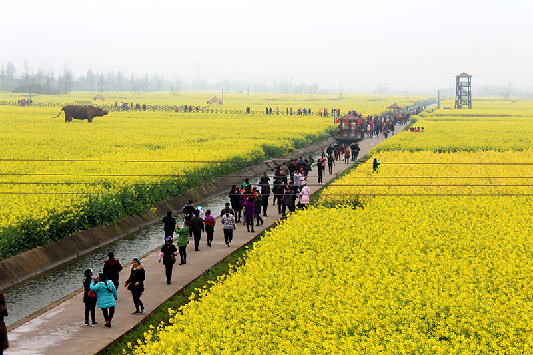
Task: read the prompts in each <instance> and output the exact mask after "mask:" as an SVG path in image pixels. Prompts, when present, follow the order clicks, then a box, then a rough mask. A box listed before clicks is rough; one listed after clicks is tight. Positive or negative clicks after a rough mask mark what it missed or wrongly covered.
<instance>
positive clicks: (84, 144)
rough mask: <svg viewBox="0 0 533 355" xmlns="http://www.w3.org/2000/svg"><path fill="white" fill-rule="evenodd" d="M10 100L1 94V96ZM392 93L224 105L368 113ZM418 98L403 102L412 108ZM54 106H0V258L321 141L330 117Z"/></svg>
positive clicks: (188, 98)
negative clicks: (98, 113)
mask: <svg viewBox="0 0 533 355" xmlns="http://www.w3.org/2000/svg"><path fill="white" fill-rule="evenodd" d="M114 95H115V96H113V95H110V96H109V97H108V98H107V100H106V101H111V102H113V103H114V102H115V101H118V102H119V103H120V102H121V101H124V102H137V101H138V102H146V103H147V104H149V105H169V104H170V103H171V102H172V100H173V101H175V102H176V101H177V102H178V103H180V102H182V103H184V104H190V105H200V104H202V102H204V100H205V97H206V96H207V97H208V98H210V96H208V95H199V94H195V95H183V96H180V97H178V98H176V97H171V98H169V97H168V95H165V94H161V93H158V94H146V95H142V96H137V95H135V96H134V97H127V96H125V94H124V93H117V94H114ZM17 97H19V98H20V96H17V95H15V94H2V95H0V99H1V100H0V101H2V100H3V101H16V98H17ZM89 97H92V95H89ZM84 99H85V100H86V99H87V94H86V93H73V94H71V95H59V96H55V97H54V96H37V97H33V101H34V103H35V104H37V103H38V102H42V103H45V104H53V103H54V102H58V101H59V102H62V103H69V102H75V101H83V100H84ZM399 99H402V98H401V97H373V96H362V97H359V96H356V97H352V98H347V99H345V100H341V101H339V100H334V99H333V97H331V96H327V95H325V96H320V95H313V97H309V96H308V95H294V96H277V95H276V96H266V95H265V96H261V95H250V97H247V96H246V95H242V94H241V95H237V94H235V95H233V96H232V95H227V96H226V100H225V101H226V102H227V104H225V105H224V108H226V107H227V109H228V110H230V111H238V108H243V107H244V108H245V107H246V106H254V105H256V106H257V105H259V103H262V105H263V104H264V103H265V102H267V103H269V104H270V103H274V102H275V103H276V105H279V106H281V105H284V107H293V108H294V109H296V108H298V107H311V108H312V110H313V111H315V110H316V111H317V110H318V108H319V107H325V106H328V107H329V108H330V109H331V108H336V107H339V108H341V109H342V110H344V112H347V110H348V109H352V108H355V107H359V106H363V107H366V108H367V109H368V111H367V112H368V114H378V113H380V112H382V111H384V107H385V106H386V105H387V104H388V103H390V101H392V100H396V101H399ZM415 99H416V98H407V99H405V101H404V102H405V104H412V103H414V100H415ZM141 100H142V101H141ZM333 104H335V105H336V106H331V105H333ZM289 105H290V106H289ZM304 105H305V106H304ZM265 106H266V105H265ZM261 107H262V106H261ZM58 111H59V109H58V107H55V106H51V107H17V106H13V105H0V116H1V117H2V119H0V139H1V141H2V146H1V148H0V153H1V154H0V156H1V157H2V160H0V166H1V174H0V189H1V190H0V206H1V213H0V259H2V258H6V257H9V256H12V255H16V254H17V253H20V252H21V251H23V250H27V249H31V248H34V247H36V246H39V245H44V244H46V243H48V242H50V241H53V240H57V239H58V238H62V237H64V236H67V235H70V234H72V233H74V232H76V231H78V230H81V229H86V228H89V227H92V226H95V225H99V224H103V223H109V222H112V221H113V220H115V219H117V218H119V217H121V216H123V215H129V214H134V213H137V212H139V211H143V210H146V209H148V208H150V207H152V206H153V205H155V204H156V203H158V202H160V201H163V200H166V199H168V198H171V197H174V196H177V195H179V194H180V193H183V192H184V191H186V190H187V189H189V188H190V187H191V186H194V185H196V184H200V183H202V182H206V181H210V180H212V179H213V178H214V177H216V176H221V175H227V174H229V173H231V172H234V171H237V170H240V169H242V168H243V167H245V166H249V165H250V164H252V162H255V161H263V160H265V159H267V158H269V157H274V156H282V155H285V154H287V153H288V152H290V151H292V150H294V149H295V148H299V147H303V146H306V145H308V144H310V143H313V142H316V141H318V140H321V139H323V138H325V137H327V136H328V135H329V133H330V131H331V130H332V129H333V127H334V125H333V123H332V122H333V119H332V118H331V117H321V116H318V115H311V116H309V115H307V116H298V115H293V116H290V117H288V116H283V117H282V116H281V115H279V116H277V115H265V114H256V115H252V114H250V115H244V114H236V113H219V114H211V113H209V114H208V113H207V112H205V113H201V112H199V113H196V112H194V113H176V112H173V111H135V110H133V111H132V110H129V111H120V112H110V113H109V114H108V115H107V116H105V117H96V118H95V119H94V121H93V123H91V124H89V123H87V121H86V120H85V121H74V122H71V123H65V122H64V116H63V115H61V116H60V117H58V118H55V119H53V118H52V117H55V116H57V113H58ZM195 161H196V162H195ZM203 161H213V162H218V163H204V162H203Z"/></svg>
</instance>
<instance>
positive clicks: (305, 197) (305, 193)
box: [300, 185, 311, 208]
mask: <svg viewBox="0 0 533 355" xmlns="http://www.w3.org/2000/svg"><path fill="white" fill-rule="evenodd" d="M310 196H311V189H310V188H309V186H307V185H305V186H304V187H303V188H302V191H301V192H300V203H301V204H302V207H304V208H307V206H309V197H310Z"/></svg>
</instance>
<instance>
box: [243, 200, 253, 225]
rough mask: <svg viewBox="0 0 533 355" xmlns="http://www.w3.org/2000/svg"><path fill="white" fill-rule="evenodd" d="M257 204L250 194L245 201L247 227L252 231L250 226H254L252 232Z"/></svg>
mask: <svg viewBox="0 0 533 355" xmlns="http://www.w3.org/2000/svg"><path fill="white" fill-rule="evenodd" d="M254 211H255V204H254V201H253V198H252V197H251V196H250V197H248V199H247V200H246V201H244V219H245V220H246V229H248V232H250V226H252V230H251V232H252V233H253V232H255V231H254V213H255V212H254Z"/></svg>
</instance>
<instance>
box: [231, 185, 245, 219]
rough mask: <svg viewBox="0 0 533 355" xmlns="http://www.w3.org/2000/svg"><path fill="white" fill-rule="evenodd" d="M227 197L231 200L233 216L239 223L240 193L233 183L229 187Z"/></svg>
mask: <svg viewBox="0 0 533 355" xmlns="http://www.w3.org/2000/svg"><path fill="white" fill-rule="evenodd" d="M229 198H230V202H231V208H232V209H233V210H234V211H235V213H234V216H235V218H236V219H237V223H241V210H242V206H241V202H240V199H241V193H240V190H239V188H238V187H237V186H235V185H233V186H232V187H231V190H230V193H229Z"/></svg>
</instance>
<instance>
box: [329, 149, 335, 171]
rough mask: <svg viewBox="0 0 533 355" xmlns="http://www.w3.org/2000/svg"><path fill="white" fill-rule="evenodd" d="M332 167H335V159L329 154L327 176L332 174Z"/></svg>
mask: <svg viewBox="0 0 533 355" xmlns="http://www.w3.org/2000/svg"><path fill="white" fill-rule="evenodd" d="M333 165H335V159H334V158H333V156H332V155H331V154H329V155H328V171H329V175H331V174H333Z"/></svg>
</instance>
